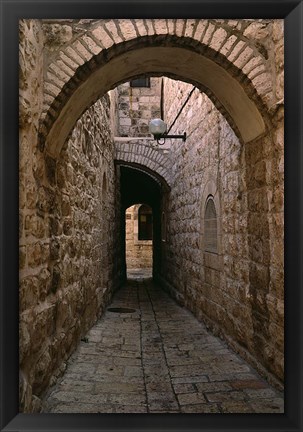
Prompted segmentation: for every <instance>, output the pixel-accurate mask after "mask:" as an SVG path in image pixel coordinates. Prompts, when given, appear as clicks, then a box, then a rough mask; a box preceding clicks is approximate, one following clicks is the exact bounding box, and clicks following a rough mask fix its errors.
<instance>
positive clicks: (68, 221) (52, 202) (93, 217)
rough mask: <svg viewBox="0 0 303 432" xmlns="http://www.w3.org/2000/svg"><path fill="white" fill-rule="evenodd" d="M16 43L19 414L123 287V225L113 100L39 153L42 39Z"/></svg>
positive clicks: (35, 35)
mask: <svg viewBox="0 0 303 432" xmlns="http://www.w3.org/2000/svg"><path fill="white" fill-rule="evenodd" d="M20 34H21V37H20V89H21V90H20V106H21V110H20V126H21V132H20V170H19V172H20V302H19V303H20V308H19V311H20V350H19V352H20V411H21V412H35V411H38V410H39V406H40V396H41V395H42V394H43V392H44V391H45V390H46V388H47V387H48V385H49V384H50V383H52V382H53V380H54V379H56V376H57V375H58V374H60V373H61V372H62V371H63V370H64V367H65V363H64V362H65V360H67V358H68V357H69V355H70V354H71V353H72V352H73V350H74V349H75V348H76V347H77V345H78V343H79V340H80V338H81V337H82V336H83V335H85V333H86V332H87V331H88V329H89V328H90V327H91V326H92V325H93V324H94V322H95V321H96V319H97V318H98V317H100V315H101V314H102V311H103V310H104V308H105V307H106V305H107V303H108V302H109V300H110V298H111V295H112V293H113V290H114V289H115V288H116V287H117V285H118V277H119V273H118V272H117V269H116V263H115V261H114V258H113V257H114V255H115V250H116V248H117V241H116V238H115V237H114V233H116V232H117V231H118V230H117V224H118V223H119V220H118V218H116V215H115V205H114V204H115V201H116V199H115V198H116V197H115V193H116V192H115V176H114V162H113V161H114V144H113V137H112V133H111V129H110V118H109V110H110V108H109V98H108V96H106V97H104V98H102V99H100V100H99V101H98V102H97V103H96V104H95V105H93V106H92V107H91V108H90V109H89V111H87V112H86V113H84V115H83V116H82V117H81V119H79V121H78V122H77V124H76V125H75V127H74V129H73V132H72V134H71V136H70V138H69V140H68V141H67V142H66V144H65V145H64V147H63V149H62V151H61V153H60V156H59V158H58V159H57V160H56V159H53V158H52V157H50V156H49V155H48V154H47V153H43V152H41V151H40V149H39V141H38V140H37V130H38V119H39V114H40V112H41V106H42V91H41V87H40V86H41V82H42V71H43V64H42V63H40V60H41V59H42V58H43V56H42V50H43V37H42V36H43V35H42V33H41V28H40V27H39V25H38V24H37V23H36V22H35V21H30V22H21V24H20ZM37 65H38V67H37Z"/></svg>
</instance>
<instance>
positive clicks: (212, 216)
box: [204, 195, 218, 253]
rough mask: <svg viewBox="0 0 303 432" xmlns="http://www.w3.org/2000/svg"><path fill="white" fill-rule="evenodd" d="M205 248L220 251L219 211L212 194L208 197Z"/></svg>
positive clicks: (205, 217) (208, 250)
mask: <svg viewBox="0 0 303 432" xmlns="http://www.w3.org/2000/svg"><path fill="white" fill-rule="evenodd" d="M204 249H205V251H206V252H213V253H218V234H217V212H216V207H215V203H214V199H213V196H211V195H210V196H209V197H208V198H207V201H206V207H205V216H204Z"/></svg>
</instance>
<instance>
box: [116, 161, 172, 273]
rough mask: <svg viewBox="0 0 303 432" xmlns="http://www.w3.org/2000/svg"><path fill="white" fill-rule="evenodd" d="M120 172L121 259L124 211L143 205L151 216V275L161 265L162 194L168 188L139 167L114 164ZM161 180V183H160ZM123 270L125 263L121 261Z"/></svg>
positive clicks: (123, 243) (123, 260)
mask: <svg viewBox="0 0 303 432" xmlns="http://www.w3.org/2000/svg"><path fill="white" fill-rule="evenodd" d="M116 167H117V169H119V170H120V176H119V177H120V191H121V244H122V251H123V257H125V216H124V215H125V210H126V209H127V208H128V207H130V206H132V205H133V204H136V203H145V204H147V205H148V206H150V207H151V209H152V215H153V236H152V237H153V239H152V240H153V252H152V255H153V259H152V262H153V274H155V273H156V272H157V270H158V269H159V266H160V263H161V205H162V200H163V194H164V193H167V191H168V186H167V185H166V184H165V181H164V180H163V179H160V177H158V178H157V177H156V176H155V174H154V173H151V172H149V171H148V170H146V168H145V169H144V167H140V166H125V165H120V164H116ZM161 180H162V181H161ZM122 262H123V265H124V268H125V272H124V274H125V278H126V262H125V258H123V259H122Z"/></svg>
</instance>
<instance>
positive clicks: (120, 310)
mask: <svg viewBox="0 0 303 432" xmlns="http://www.w3.org/2000/svg"><path fill="white" fill-rule="evenodd" d="M107 310H108V311H109V312H115V313H133V312H136V309H131V308H125V307H113V308H108V309H107Z"/></svg>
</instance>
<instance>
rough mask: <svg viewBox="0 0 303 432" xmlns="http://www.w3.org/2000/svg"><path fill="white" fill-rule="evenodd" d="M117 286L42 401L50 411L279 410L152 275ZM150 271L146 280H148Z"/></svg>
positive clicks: (251, 374) (269, 392)
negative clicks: (62, 374)
mask: <svg viewBox="0 0 303 432" xmlns="http://www.w3.org/2000/svg"><path fill="white" fill-rule="evenodd" d="M149 272H150V270H148V271H145V270H143V271H137V272H135V271H134V272H133V274H132V277H133V279H130V280H128V282H127V284H126V285H125V286H124V287H123V288H122V289H121V290H120V291H119V292H117V293H116V295H115V297H114V299H113V302H112V304H111V305H110V307H109V308H120V307H123V308H130V309H134V310H135V311H134V312H131V313H117V312H111V311H110V310H109V308H108V310H107V311H106V312H105V314H104V315H103V317H102V318H101V320H100V321H99V322H98V323H97V324H96V325H95V326H94V327H93V328H92V329H91V330H90V331H89V332H88V334H87V336H86V337H87V341H86V342H85V341H81V343H80V346H79V347H78V349H77V351H76V352H75V353H74V354H73V355H72V356H71V358H70V360H69V361H68V365H67V369H66V372H65V374H64V376H63V377H62V378H61V379H60V380H59V381H58V383H57V384H56V385H55V386H54V387H52V388H51V389H50V390H49V392H48V394H47V395H46V397H45V400H44V402H43V408H42V412H49V413H283V412H284V400H283V394H282V393H281V392H279V391H277V390H276V389H274V388H272V387H271V386H270V385H269V384H268V383H267V382H266V381H264V380H263V379H262V378H261V377H260V376H259V375H258V374H257V372H256V371H255V370H254V369H252V367H251V366H249V365H248V364H247V363H245V361H243V360H242V359H241V358H240V357H239V356H238V355H237V354H235V353H234V352H233V351H232V350H230V349H229V348H228V347H227V345H226V344H225V343H224V342H222V341H221V340H220V339H219V338H217V337H215V336H213V335H212V334H211V333H210V332H209V331H208V330H207V329H206V327H205V325H204V324H203V323H201V322H199V321H198V320H197V319H196V318H195V317H194V316H193V315H192V314H191V313H190V312H189V311H187V310H186V309H184V308H182V307H180V306H179V305H177V304H176V303H175V301H174V300H172V299H171V298H170V297H169V296H168V295H167V294H166V293H165V292H163V291H162V290H161V289H160V288H159V287H158V286H157V285H155V284H154V283H153V282H152V280H151V278H150V273H149ZM146 277H148V279H146Z"/></svg>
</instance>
